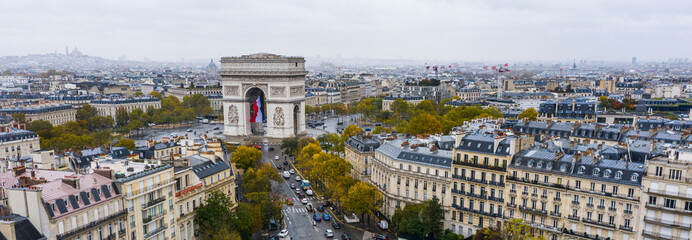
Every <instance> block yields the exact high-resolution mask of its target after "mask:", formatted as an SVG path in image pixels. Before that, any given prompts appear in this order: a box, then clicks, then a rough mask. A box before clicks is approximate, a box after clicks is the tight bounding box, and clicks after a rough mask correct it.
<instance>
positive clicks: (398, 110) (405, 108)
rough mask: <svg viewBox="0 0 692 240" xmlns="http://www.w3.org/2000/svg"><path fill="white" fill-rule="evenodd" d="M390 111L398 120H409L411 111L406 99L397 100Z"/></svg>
mask: <svg viewBox="0 0 692 240" xmlns="http://www.w3.org/2000/svg"><path fill="white" fill-rule="evenodd" d="M389 109H390V110H391V111H392V113H394V115H396V116H397V118H398V119H404V118H407V116H408V115H409V112H410V111H411V109H410V107H409V104H408V103H407V102H406V101H404V99H401V98H397V99H396V100H394V102H392V104H391V105H390V107H389Z"/></svg>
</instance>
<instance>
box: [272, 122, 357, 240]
mask: <svg viewBox="0 0 692 240" xmlns="http://www.w3.org/2000/svg"><path fill="white" fill-rule="evenodd" d="M335 124H336V122H335ZM262 154H263V155H262V162H263V163H270V164H272V166H273V167H274V169H277V171H279V173H281V172H283V171H288V170H290V169H291V168H292V165H291V164H288V165H284V164H283V157H281V150H280V149H279V147H278V146H275V150H274V151H269V150H268V147H266V146H265V147H263V148H262ZM276 155H279V156H280V158H281V159H280V160H279V161H274V157H275V156H276ZM289 161H290V160H289ZM277 166H280V167H281V169H278V168H277ZM296 176H300V175H299V173H298V172H296V173H295V174H291V177H290V178H289V179H287V180H286V181H282V182H279V183H273V185H272V191H274V192H275V193H279V195H280V196H281V197H282V199H286V198H291V199H293V205H292V206H288V205H284V206H283V210H282V212H283V214H284V224H285V225H286V229H287V230H288V233H289V236H290V238H292V239H327V237H326V236H325V234H324V233H325V230H326V229H331V230H332V231H333V232H334V239H340V237H341V233H343V232H345V233H346V234H348V235H349V236H350V237H351V238H352V239H362V237H363V232H362V231H360V230H357V229H353V228H350V227H348V226H345V225H344V224H343V222H339V223H340V224H341V229H334V227H332V223H333V222H334V221H337V220H336V219H335V216H334V215H333V214H332V212H331V211H329V210H328V209H325V211H324V212H320V211H317V210H314V211H313V212H309V211H307V208H306V205H307V204H303V203H301V202H300V199H299V198H298V194H296V193H295V190H294V189H291V188H290V184H291V183H293V184H296V188H300V182H299V181H296V180H295V177H296ZM301 179H302V177H301ZM301 193H303V194H305V192H304V191H301ZM306 198H307V199H308V202H309V203H311V204H312V205H313V207H315V208H316V207H317V206H318V205H321V204H322V199H320V198H318V197H316V196H315V195H313V196H306ZM325 213H327V214H329V216H330V218H331V219H330V220H329V221H324V220H322V221H317V222H316V224H315V225H313V221H314V220H313V218H312V217H313V214H319V215H320V218H321V217H322V214H325ZM278 232H279V231H278V230H277V231H273V232H272V235H271V236H275V235H276V234H278ZM285 239H289V238H285Z"/></svg>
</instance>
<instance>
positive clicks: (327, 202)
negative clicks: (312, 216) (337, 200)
mask: <svg viewBox="0 0 692 240" xmlns="http://www.w3.org/2000/svg"><path fill="white" fill-rule="evenodd" d="M331 205H332V203H331V202H330V201H324V202H322V206H325V207H329V206H331Z"/></svg>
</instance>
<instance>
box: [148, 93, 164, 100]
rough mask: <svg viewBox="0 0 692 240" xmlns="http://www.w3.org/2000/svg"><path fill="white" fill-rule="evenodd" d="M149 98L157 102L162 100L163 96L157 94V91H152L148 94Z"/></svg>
mask: <svg viewBox="0 0 692 240" xmlns="http://www.w3.org/2000/svg"><path fill="white" fill-rule="evenodd" d="M149 96H152V97H155V98H158V99H159V100H163V95H161V93H159V92H157V91H152V92H150V93H149Z"/></svg>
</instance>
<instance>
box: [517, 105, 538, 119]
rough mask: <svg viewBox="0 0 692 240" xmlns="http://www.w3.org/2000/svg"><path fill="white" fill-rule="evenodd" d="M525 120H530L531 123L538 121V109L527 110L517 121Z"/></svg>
mask: <svg viewBox="0 0 692 240" xmlns="http://www.w3.org/2000/svg"><path fill="white" fill-rule="evenodd" d="M524 118H528V119H529V120H531V121H536V119H537V118H538V112H536V109H534V108H529V109H526V110H524V111H522V112H521V113H520V114H519V115H518V116H517V119H520V120H521V119H524Z"/></svg>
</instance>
